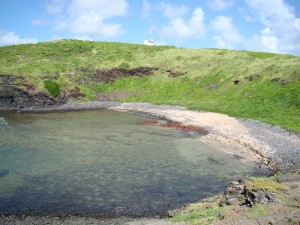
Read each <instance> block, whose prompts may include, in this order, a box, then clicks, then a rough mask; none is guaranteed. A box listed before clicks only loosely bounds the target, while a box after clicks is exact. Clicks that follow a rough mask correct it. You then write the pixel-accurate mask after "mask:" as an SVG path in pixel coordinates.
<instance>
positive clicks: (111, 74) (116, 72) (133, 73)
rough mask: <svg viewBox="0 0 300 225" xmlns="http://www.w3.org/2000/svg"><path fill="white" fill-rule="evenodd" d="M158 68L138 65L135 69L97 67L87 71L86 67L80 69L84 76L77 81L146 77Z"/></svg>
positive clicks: (105, 80) (106, 80) (82, 82)
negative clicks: (102, 68) (103, 68)
mask: <svg viewBox="0 0 300 225" xmlns="http://www.w3.org/2000/svg"><path fill="white" fill-rule="evenodd" d="M156 70H158V68H151V67H137V68H133V69H124V68H112V69H109V70H100V69H97V70H95V71H93V72H89V71H86V70H85V69H84V68H82V69H80V71H81V73H83V75H82V76H80V78H79V79H78V80H76V82H78V83H80V84H87V83H91V82H98V83H99V82H104V83H109V82H113V81H115V80H116V79H118V78H122V77H145V76H151V75H153V73H154V71H156Z"/></svg>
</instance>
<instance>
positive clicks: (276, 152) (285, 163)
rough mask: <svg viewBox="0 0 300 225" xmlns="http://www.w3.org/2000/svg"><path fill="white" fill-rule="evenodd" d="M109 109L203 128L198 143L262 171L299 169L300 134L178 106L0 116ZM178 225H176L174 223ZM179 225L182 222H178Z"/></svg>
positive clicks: (70, 107) (8, 220)
mask: <svg viewBox="0 0 300 225" xmlns="http://www.w3.org/2000/svg"><path fill="white" fill-rule="evenodd" d="M96 109H109V110H116V111H125V112H138V113H145V114H149V115H153V116H158V117H161V118H164V119H167V120H170V121H173V122H175V123H180V124H184V125H188V126H194V127H200V128H204V129H205V130H207V131H208V134H207V135H204V136H202V137H200V138H201V141H203V142H205V143H208V144H210V145H215V146H216V147H221V149H223V150H224V151H227V152H228V153H229V154H234V155H236V156H237V157H239V158H240V159H243V160H245V161H253V162H256V163H257V164H259V165H260V167H262V169H267V168H271V169H272V170H273V171H274V172H276V171H278V170H280V171H288V170H296V171H299V170H300V151H299V149H300V135H299V134H298V133H293V132H289V131H287V130H284V129H282V128H280V127H277V126H271V125H268V124H265V123H262V122H259V121H255V120H250V119H237V118H232V117H229V116H227V115H223V114H218V113H210V112H200V111H190V110H187V109H186V108H184V107H178V106H157V105H152V104H148V103H121V102H111V101H103V102H100V101H90V102H83V103H65V104H61V105H53V106H43V107H36V106H34V107H27V108H23V109H20V108H11V107H10V108H4V107H2V108H0V113H2V114H3V113H12V112H13V113H38V112H39V113H46V112H66V111H77V110H96ZM0 223H1V224H17V223H21V224H41V223H42V224H45V223H49V224H74V223H76V224H103V225H106V224H127V225H135V224H136V225H137V224H158V225H159V224H161V225H167V224H174V223H170V222H168V221H165V220H161V219H153V218H152V219H151V218H150V219H130V218H115V219H107V220H103V219H101V218H91V217H78V216H68V217H65V218H59V217H52V216H44V217H43V216H42V217H39V216H24V215H22V216H18V215H4V214H0ZM175 224H178V223H175ZM179 224H181V223H179Z"/></svg>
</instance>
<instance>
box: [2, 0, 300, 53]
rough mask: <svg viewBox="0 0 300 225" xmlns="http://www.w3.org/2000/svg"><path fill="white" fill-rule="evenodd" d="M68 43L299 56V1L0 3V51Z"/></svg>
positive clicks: (16, 0) (56, 0) (13, 0)
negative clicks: (145, 44)
mask: <svg viewBox="0 0 300 225" xmlns="http://www.w3.org/2000/svg"><path fill="white" fill-rule="evenodd" d="M69 38H72V39H74V38H76V39H83V40H96V41H98V40H99V41H117V42H128V43H136V44H141V43H143V41H144V40H145V39H153V40H154V41H155V43H156V44H158V45H175V46H178V47H189V48H226V49H235V50H241V49H245V50H252V51H267V52H276V53H289V54H294V55H300V1H299V0H186V1H181V0H173V1H171V0H2V1H1V7H0V45H11V44H21V43H36V42H45V41H51V40H56V39H69Z"/></svg>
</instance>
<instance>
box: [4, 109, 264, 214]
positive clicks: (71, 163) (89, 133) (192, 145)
mask: <svg viewBox="0 0 300 225" xmlns="http://www.w3.org/2000/svg"><path fill="white" fill-rule="evenodd" d="M144 119H145V116H143V115H137V114H132V113H122V112H114V111H108V110H101V111H82V112H67V113H48V114H10V115H2V116H0V212H9V213H38V214H55V215H66V214H84V215H86V214H89V215H99V216H121V215H129V216H143V215H157V214H163V213H166V211H167V210H168V209H172V208H175V207H178V206H181V205H182V204H185V203H188V202H193V201H197V200H198V199H199V198H202V197H206V196H208V195H211V194H215V193H217V192H220V191H222V190H224V187H225V186H226V184H227V183H228V181H230V180H232V179H233V178H237V177H240V176H246V175H250V174H252V175H256V174H258V173H259V171H257V170H256V169H254V168H255V167H254V165H248V164H243V163H241V162H240V161H239V160H237V159H236V158H235V157H234V156H232V155H229V154H226V153H224V152H222V151H218V150H215V149H213V148H211V147H209V146H207V145H205V144H203V143H201V142H200V140H199V138H198V136H197V134H193V133H190V132H183V131H180V130H175V129H171V128H166V127H161V126H158V125H143V124H142V123H140V122H141V121H143V120H144Z"/></svg>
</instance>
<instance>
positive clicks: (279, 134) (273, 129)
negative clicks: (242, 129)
mask: <svg viewBox="0 0 300 225" xmlns="http://www.w3.org/2000/svg"><path fill="white" fill-rule="evenodd" d="M238 120H239V121H240V122H241V123H242V124H243V125H244V126H246V127H247V128H248V129H249V131H250V133H251V135H252V136H253V137H254V138H256V139H257V140H259V141H261V142H263V143H265V144H266V145H268V146H269V147H270V148H271V149H272V151H269V152H266V154H267V157H268V158H270V159H272V161H274V162H275V163H276V164H277V165H278V166H279V169H280V170H282V171H286V170H288V169H296V170H299V169H300V135H299V133H295V132H291V131H288V130H285V129H283V128H281V127H279V126H272V125H270V124H266V123H262V122H260V121H257V120H251V119H238Z"/></svg>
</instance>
